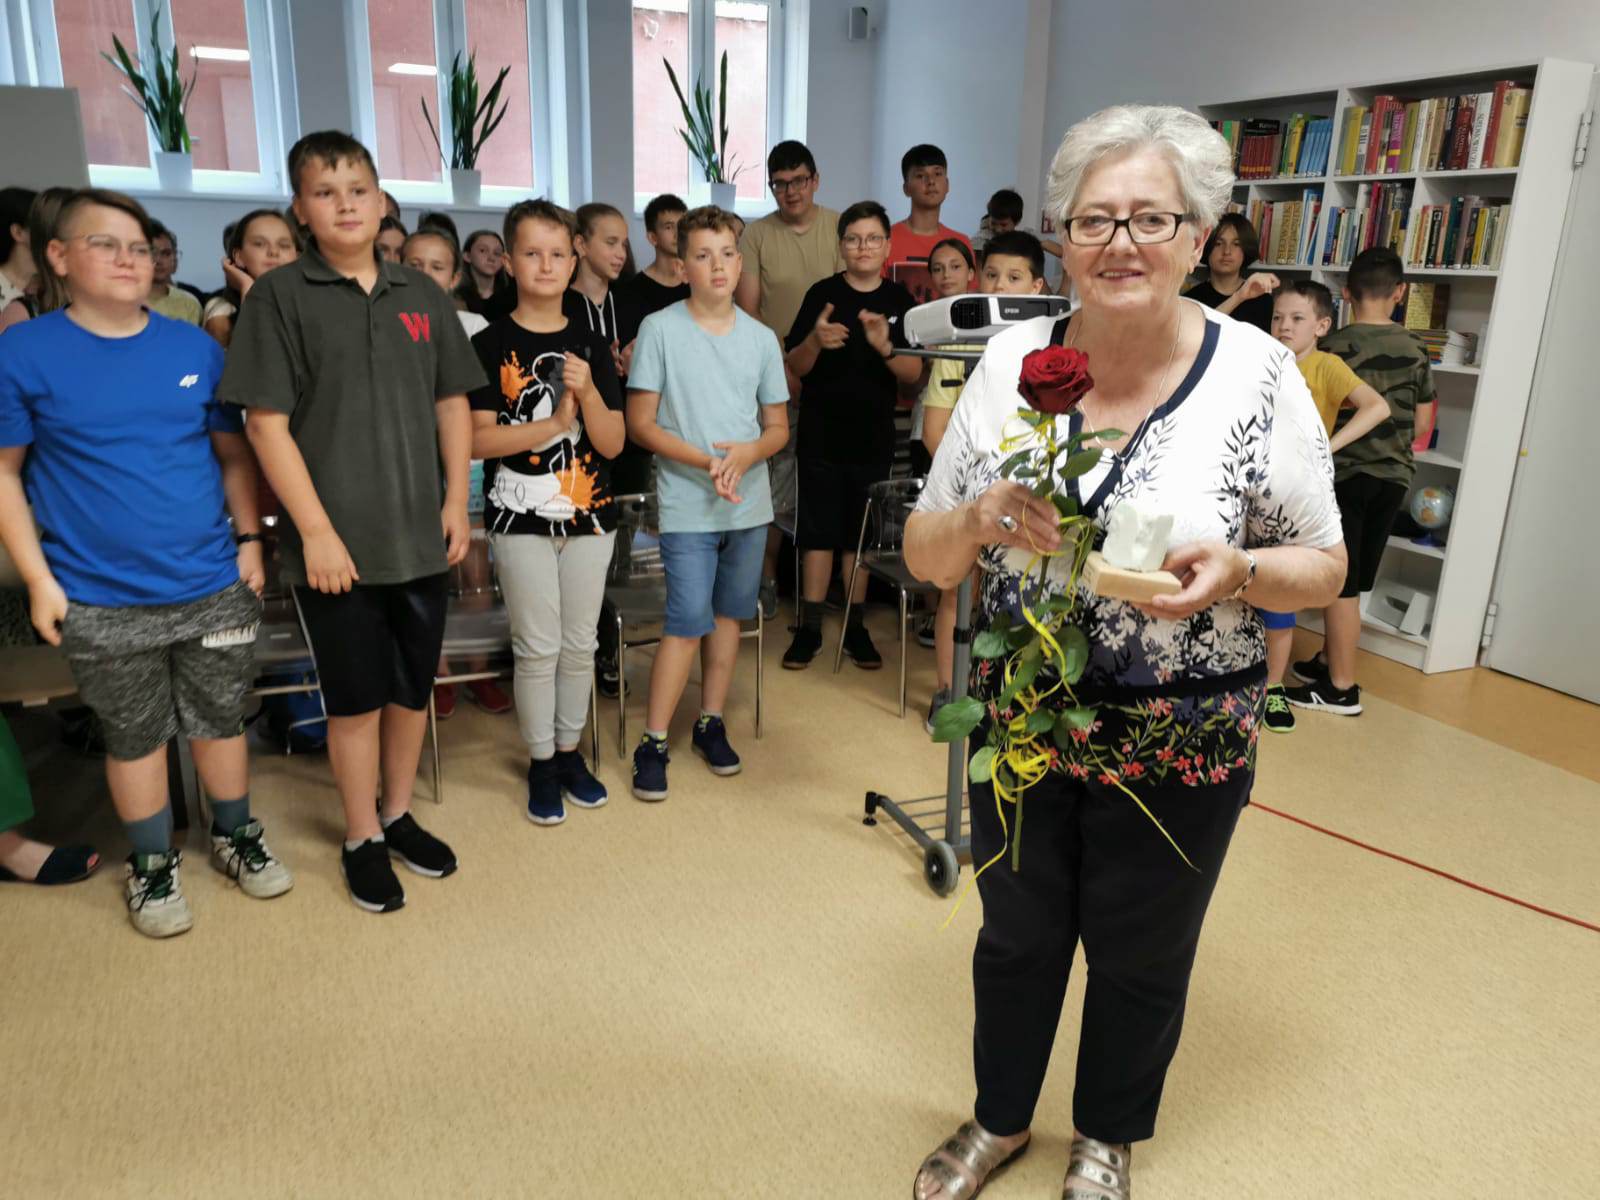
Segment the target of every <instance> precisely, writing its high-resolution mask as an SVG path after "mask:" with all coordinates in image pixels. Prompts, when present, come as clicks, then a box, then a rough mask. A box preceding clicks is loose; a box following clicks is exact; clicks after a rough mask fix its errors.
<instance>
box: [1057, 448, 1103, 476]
mask: <svg viewBox="0 0 1600 1200" xmlns="http://www.w3.org/2000/svg"><path fill="white" fill-rule="evenodd" d="M1101 453H1102V451H1101V450H1100V448H1099V447H1098V446H1096V447H1095V448H1094V449H1093V450H1079V451H1078V452H1077V453H1076V454H1074V455H1072V456H1071V457H1070V458H1068V459H1067V461H1066V462H1064V463H1063V464H1062V465H1061V469H1060V471H1059V472H1058V474H1059V475H1060V477H1061V478H1062V479H1063V480H1066V479H1076V478H1077V477H1078V476H1079V475H1082V474H1084V473H1085V472H1087V471H1092V470H1093V469H1094V466H1095V464H1096V463H1098V462H1099V461H1100V455H1101Z"/></svg>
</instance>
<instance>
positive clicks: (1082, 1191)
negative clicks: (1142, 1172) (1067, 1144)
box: [1061, 1137, 1133, 1200]
mask: <svg viewBox="0 0 1600 1200" xmlns="http://www.w3.org/2000/svg"><path fill="white" fill-rule="evenodd" d="M1132 1154H1133V1148H1132V1147H1131V1146H1125V1145H1123V1146H1119V1145H1113V1144H1112V1143H1111V1142H1101V1141H1096V1140H1095V1139H1094V1138H1089V1137H1075V1138H1073V1139H1072V1160H1071V1162H1070V1163H1068V1165H1067V1177H1066V1179H1065V1180H1064V1181H1063V1182H1062V1184H1061V1200H1128V1196H1129V1193H1130V1192H1131V1191H1132V1190H1133V1179H1132V1173H1131V1170H1130V1166H1131V1158H1132ZM1080 1179H1081V1180H1083V1181H1084V1182H1085V1183H1087V1184H1088V1185H1089V1186H1088V1187H1084V1186H1082V1185H1080V1184H1078V1183H1075V1182H1074V1180H1080Z"/></svg>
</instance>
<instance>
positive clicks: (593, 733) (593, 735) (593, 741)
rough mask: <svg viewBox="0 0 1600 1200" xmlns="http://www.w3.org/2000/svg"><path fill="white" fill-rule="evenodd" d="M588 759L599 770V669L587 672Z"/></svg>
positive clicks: (596, 770) (597, 771)
mask: <svg viewBox="0 0 1600 1200" xmlns="http://www.w3.org/2000/svg"><path fill="white" fill-rule="evenodd" d="M589 760H590V761H591V762H593V763H594V769H595V773H596V774H599V772H600V671H599V669H598V668H595V669H593V670H591V671H590V672H589Z"/></svg>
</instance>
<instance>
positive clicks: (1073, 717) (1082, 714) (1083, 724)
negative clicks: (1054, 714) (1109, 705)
mask: <svg viewBox="0 0 1600 1200" xmlns="http://www.w3.org/2000/svg"><path fill="white" fill-rule="evenodd" d="M1099 715H1100V710H1099V709H1098V708H1084V707H1082V706H1081V705H1080V706H1079V707H1077V708H1069V709H1066V710H1064V711H1063V712H1062V714H1061V717H1060V719H1059V720H1058V721H1057V722H1056V723H1057V724H1058V725H1061V726H1063V727H1064V728H1067V729H1079V730H1082V729H1088V728H1089V726H1091V725H1093V724H1094V722H1095V718H1096V717H1098V716H1099Z"/></svg>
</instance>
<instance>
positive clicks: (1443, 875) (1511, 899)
mask: <svg viewBox="0 0 1600 1200" xmlns="http://www.w3.org/2000/svg"><path fill="white" fill-rule="evenodd" d="M1250 807H1251V808H1259V809H1260V810H1261V811H1262V812H1266V813H1271V814H1272V815H1273V816H1275V817H1282V818H1283V819H1284V820H1285V821H1293V822H1294V823H1295V824H1296V825H1304V826H1305V827H1306V828H1307V829H1313V830H1315V831H1316V832H1318V833H1324V834H1327V835H1328V836H1329V837H1331V838H1337V839H1339V841H1341V842H1349V843H1350V844H1351V845H1352V846H1358V847H1360V848H1361V849H1362V850H1368V851H1371V852H1372V853H1373V854H1380V855H1382V856H1383V857H1384V858H1392V859H1394V861H1395V862H1400V863H1405V865H1406V866H1408V867H1416V868H1417V870H1419V871H1426V872H1428V874H1430V875H1437V876H1438V877H1439V878H1440V879H1448V880H1449V881H1450V882H1451V883H1459V884H1460V885H1461V886H1462V887H1467V888H1471V889H1472V890H1473V891H1475V892H1482V893H1483V894H1484V895H1486V896H1493V897H1494V898H1495V899H1496V900H1504V901H1506V902H1507V903H1510V904H1516V905H1519V906H1520V907H1522V908H1526V909H1529V910H1531V911H1533V912H1536V913H1539V914H1541V915H1542V916H1546V917H1554V918H1555V919H1556V920H1558V921H1565V922H1567V924H1569V925H1576V926H1577V927H1578V928H1579V929H1587V930H1589V931H1590V932H1591V933H1600V925H1592V924H1590V923H1589V922H1588V921H1581V920H1579V919H1578V918H1577V917H1569V916H1567V914H1566V913H1559V912H1556V911H1555V910H1554V909H1549V908H1541V907H1540V906H1539V905H1537V904H1530V903H1529V902H1528V901H1526V900H1519V899H1517V898H1516V897H1515V896H1508V895H1506V894H1505V893H1504V892H1497V891H1495V890H1494V889H1493V888H1488V887H1484V886H1483V884H1481V883H1473V882H1472V880H1470V879H1463V878H1461V876H1459V875H1452V874H1450V872H1449V871H1441V870H1440V869H1439V868H1438V867H1430V866H1429V865H1428V864H1427V863H1420V862H1418V861H1417V860H1416V859H1414V858H1407V857H1406V856H1405V855H1403V854H1395V853H1394V852H1393V851H1390V850H1382V849H1379V848H1378V847H1377V846H1372V845H1368V844H1367V843H1366V842H1363V841H1358V840H1357V839H1356V838H1353V837H1350V836H1349V835H1348V834H1343V833H1337V832H1335V831H1334V830H1332V829H1324V828H1323V827H1322V826H1321V825H1317V824H1314V823H1312V822H1310V821H1307V820H1306V819H1305V818H1303V817H1297V816H1294V815H1293V814H1292V813H1286V812H1282V811H1280V810H1278V809H1276V808H1269V807H1267V805H1265V804H1262V803H1260V802H1259V801H1256V800H1252V801H1250Z"/></svg>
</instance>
